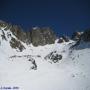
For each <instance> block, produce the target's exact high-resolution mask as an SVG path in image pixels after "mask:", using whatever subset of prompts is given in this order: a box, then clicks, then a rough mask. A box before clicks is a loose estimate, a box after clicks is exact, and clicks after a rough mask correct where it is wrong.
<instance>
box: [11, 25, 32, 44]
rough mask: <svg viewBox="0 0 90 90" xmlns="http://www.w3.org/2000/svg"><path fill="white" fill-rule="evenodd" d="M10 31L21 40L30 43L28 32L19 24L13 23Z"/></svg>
mask: <svg viewBox="0 0 90 90" xmlns="http://www.w3.org/2000/svg"><path fill="white" fill-rule="evenodd" d="M10 30H11V31H12V33H13V34H14V35H15V36H16V37H17V38H18V39H19V40H21V41H23V42H25V43H27V44H30V43H31V39H30V35H29V34H30V32H28V33H27V32H24V31H23V29H22V28H21V27H20V26H17V25H13V26H12V27H11V29H10Z"/></svg>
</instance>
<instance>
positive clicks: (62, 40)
mask: <svg viewBox="0 0 90 90" xmlns="http://www.w3.org/2000/svg"><path fill="white" fill-rule="evenodd" d="M69 40H70V38H69V37H68V36H62V37H61V38H59V40H58V43H63V42H69Z"/></svg>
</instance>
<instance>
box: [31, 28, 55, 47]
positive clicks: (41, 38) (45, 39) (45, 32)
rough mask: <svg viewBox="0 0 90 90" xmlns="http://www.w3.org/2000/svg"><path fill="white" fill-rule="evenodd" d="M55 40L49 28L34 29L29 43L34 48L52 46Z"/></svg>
mask: <svg viewBox="0 0 90 90" xmlns="http://www.w3.org/2000/svg"><path fill="white" fill-rule="evenodd" d="M55 40H56V35H55V34H54V32H53V31H52V30H51V29H50V28H49V27H45V28H36V29H33V30H32V31H31V42H32V44H33V45H34V46H38V45H41V46H43V45H46V44H53V43H54V42H55Z"/></svg>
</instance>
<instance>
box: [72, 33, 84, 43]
mask: <svg viewBox="0 0 90 90" xmlns="http://www.w3.org/2000/svg"><path fill="white" fill-rule="evenodd" d="M82 34H83V32H74V33H73V35H72V38H71V39H72V40H75V41H78V40H79V39H80V37H81V35H82Z"/></svg>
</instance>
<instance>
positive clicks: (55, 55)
mask: <svg viewBox="0 0 90 90" xmlns="http://www.w3.org/2000/svg"><path fill="white" fill-rule="evenodd" d="M45 59H46V60H47V59H50V60H51V61H52V62H54V63H57V62H59V61H60V60H61V59H62V55H60V54H58V53H57V52H56V51H54V52H51V53H50V54H48V55H47V56H46V57H45Z"/></svg>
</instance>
